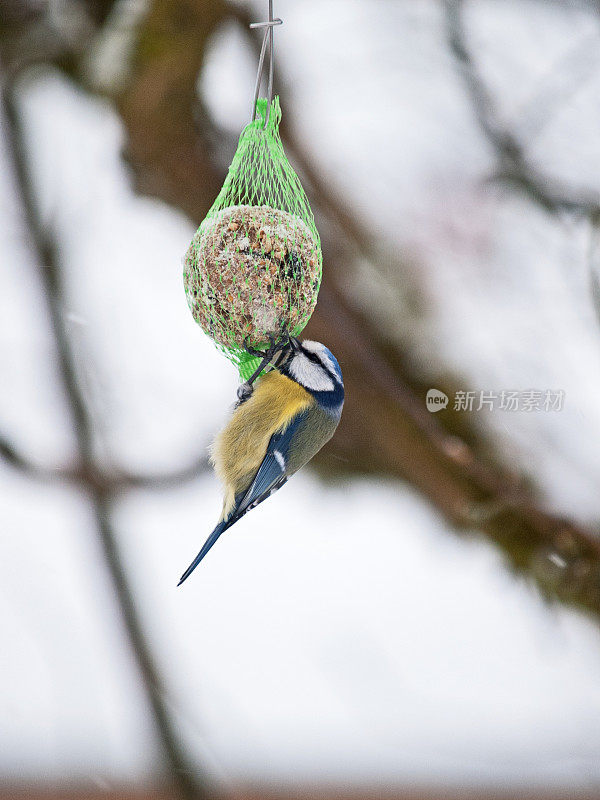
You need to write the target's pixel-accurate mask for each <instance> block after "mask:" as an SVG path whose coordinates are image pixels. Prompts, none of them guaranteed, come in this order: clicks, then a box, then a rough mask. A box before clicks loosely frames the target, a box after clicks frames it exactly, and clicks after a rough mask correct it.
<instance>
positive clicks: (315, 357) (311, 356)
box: [302, 350, 323, 367]
mask: <svg viewBox="0 0 600 800" xmlns="http://www.w3.org/2000/svg"><path fill="white" fill-rule="evenodd" d="M302 352H303V354H304V355H305V356H306V357H307V358H308V360H309V361H312V362H313V364H318V365H319V366H320V367H322V366H323V362H322V361H321V359H320V358H319V356H318V355H317V354H316V353H311V352H310V350H302Z"/></svg>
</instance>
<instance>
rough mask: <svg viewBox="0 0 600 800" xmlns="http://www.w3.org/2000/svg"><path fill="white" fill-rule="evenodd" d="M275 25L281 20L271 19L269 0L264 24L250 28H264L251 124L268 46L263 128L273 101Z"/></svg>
mask: <svg viewBox="0 0 600 800" xmlns="http://www.w3.org/2000/svg"><path fill="white" fill-rule="evenodd" d="M276 25H283V20H282V19H279V17H277V18H276V19H273V0H269V19H268V20H267V21H266V22H253V23H251V25H250V27H251V28H264V29H265V34H264V36H263V41H262V47H261V48H260V58H259V60H258V73H257V75H256V85H255V87H254V102H253V103H252V122H254V120H255V119H256V101H257V100H258V93H259V91H260V81H261V78H262V74H263V68H264V63H265V55H266V52H267V42H268V44H269V85H268V92H267V116H266V118H265V124H264V126H263V128H266V127H267V125H268V124H269V116H270V114H271V101H272V99H273V61H274V49H273V28H274V27H275V26H276Z"/></svg>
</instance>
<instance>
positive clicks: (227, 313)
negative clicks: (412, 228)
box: [183, 97, 322, 380]
mask: <svg viewBox="0 0 600 800" xmlns="http://www.w3.org/2000/svg"><path fill="white" fill-rule="evenodd" d="M256 111H257V118H256V119H255V120H254V121H253V122H251V123H250V124H249V125H247V126H246V128H245V129H244V130H243V132H242V135H241V136H240V141H239V144H238V147H237V150H236V153H235V156H234V158H233V161H232V162H231V166H230V167H229V172H228V173H227V178H226V179H225V183H224V184H223V188H222V189H221V191H220V192H219V195H218V197H217V199H216V200H215V202H214V203H213V205H212V208H211V209H210V211H209V212H208V214H207V215H206V218H205V219H204V221H203V222H202V224H201V225H200V227H199V228H198V230H197V232H196V234H195V235H194V238H193V239H192V243H191V245H190V247H189V249H188V252H187V254H186V256H185V265H184V272H183V276H184V285H185V293H186V297H187V301H188V305H189V307H190V310H191V312H192V315H193V317H194V319H195V320H196V322H197V323H198V324H199V325H200V326H201V328H202V329H203V330H204V331H205V332H206V333H207V334H208V335H209V336H210V337H211V338H212V339H213V340H214V342H215V343H216V344H217V346H218V347H219V348H220V349H221V350H222V351H223V352H224V353H225V355H226V356H227V357H228V358H229V359H231V361H232V362H233V363H234V364H235V365H236V366H237V367H238V369H239V372H240V376H241V378H242V380H246V379H247V378H248V377H249V376H250V375H251V374H252V373H253V372H254V370H255V369H256V368H257V366H258V364H259V359H257V358H256V357H254V356H251V355H250V354H249V353H247V352H246V350H245V349H244V345H245V343H247V344H249V345H251V346H252V347H255V348H257V349H261V348H264V347H265V346H266V345H268V343H269V340H270V338H271V337H274V338H275V339H276V340H278V339H279V338H280V337H281V336H282V334H283V333H289V334H290V335H292V336H297V335H298V334H299V333H300V332H301V331H302V329H303V328H304V326H305V325H306V323H307V322H308V320H309V319H310V316H311V314H312V312H313V310H314V308H315V305H316V302H317V295H318V292H319V287H320V285H321V268H322V255H321V244H320V239H319V234H318V232H317V229H316V226H315V221H314V218H313V215H312V211H311V210H310V206H309V204H308V199H307V197H306V194H305V192H304V189H303V188H302V185H301V184H300V181H299V179H298V176H297V175H296V173H295V172H294V170H293V169H292V167H291V165H290V163H289V161H288V160H287V158H286V156H285V153H284V152H283V145H282V143H281V138H280V136H279V123H280V121H281V109H280V106H279V98H278V97H275V98H274V99H273V102H272V104H271V112H270V114H269V115H268V116H269V119H268V122H267V125H266V128H265V119H266V115H267V100H266V99H264V98H259V99H258V101H257V104H256Z"/></svg>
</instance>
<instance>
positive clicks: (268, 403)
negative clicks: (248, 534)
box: [212, 370, 312, 517]
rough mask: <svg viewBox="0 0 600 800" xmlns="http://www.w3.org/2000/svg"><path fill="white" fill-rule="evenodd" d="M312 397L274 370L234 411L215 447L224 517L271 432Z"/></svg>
mask: <svg viewBox="0 0 600 800" xmlns="http://www.w3.org/2000/svg"><path fill="white" fill-rule="evenodd" d="M311 400H312V398H311V395H310V394H309V393H308V392H307V391H306V389H303V388H302V387H301V386H300V385H299V384H297V383H296V382H295V381H292V380H291V379H290V378H287V377H286V376H285V375H282V374H281V373H280V372H277V371H276V370H273V371H272V372H268V373H267V374H266V375H264V376H263V377H262V378H260V379H259V380H258V381H257V383H256V387H255V389H254V393H253V394H252V396H251V397H250V398H249V399H248V400H246V402H245V403H242V405H241V406H239V407H238V408H236V410H235V411H234V412H233V415H232V417H231V419H230V420H229V423H228V424H227V426H226V428H225V429H224V430H222V431H221V433H220V434H219V435H218V436H217V438H216V440H215V443H214V445H213V447H212V461H213V464H214V467H215V472H216V473H217V475H218V476H219V478H220V479H221V481H222V482H223V484H224V487H225V500H224V504H223V516H224V517H225V516H227V515H228V514H229V512H230V510H231V508H232V507H233V502H234V498H235V495H236V494H238V492H241V491H242V490H243V489H245V488H246V487H247V486H248V485H249V483H250V481H251V480H252V478H253V477H254V475H255V473H256V471H257V470H258V468H259V466H260V465H261V462H262V460H263V458H264V457H265V453H266V452H267V446H268V444H269V440H270V438H271V436H272V435H273V434H274V433H276V432H277V431H281V430H284V429H285V428H286V427H287V425H289V423H290V422H291V420H292V419H293V418H294V417H295V416H296V414H299V413H300V412H301V411H304V409H306V408H308V406H309V405H310V404H311Z"/></svg>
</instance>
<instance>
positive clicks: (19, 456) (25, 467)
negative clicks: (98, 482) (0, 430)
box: [0, 434, 69, 480]
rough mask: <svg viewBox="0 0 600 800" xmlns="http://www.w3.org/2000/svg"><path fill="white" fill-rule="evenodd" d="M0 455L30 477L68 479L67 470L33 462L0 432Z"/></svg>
mask: <svg viewBox="0 0 600 800" xmlns="http://www.w3.org/2000/svg"><path fill="white" fill-rule="evenodd" d="M0 457H1V458H3V459H4V461H6V462H7V464H10V465H11V467H14V468H15V469H17V470H18V471H19V472H22V473H23V474H24V475H27V476H28V477H30V478H37V479H39V480H65V479H68V475H69V472H68V471H67V470H63V469H51V468H50V469H48V468H46V467H40V466H38V465H37V464H34V463H33V462H32V461H30V460H29V458H28V457H27V456H25V455H23V453H21V451H20V450H18V448H17V447H16V446H15V445H14V444H13V443H12V442H11V441H10V440H9V439H8V437H6V436H4V435H3V434H0Z"/></svg>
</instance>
